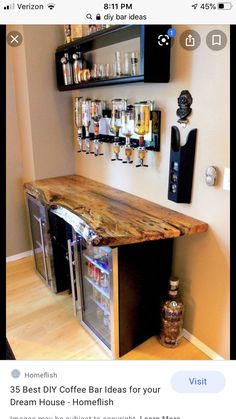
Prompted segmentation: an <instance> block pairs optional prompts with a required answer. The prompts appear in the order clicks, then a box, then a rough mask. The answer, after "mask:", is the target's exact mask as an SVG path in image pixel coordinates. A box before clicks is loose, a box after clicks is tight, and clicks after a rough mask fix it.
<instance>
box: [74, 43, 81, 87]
mask: <svg viewBox="0 0 236 419" xmlns="http://www.w3.org/2000/svg"><path fill="white" fill-rule="evenodd" d="M72 58H73V60H74V62H73V75H74V83H75V84H78V83H79V72H80V71H81V70H82V69H83V60H82V52H81V51H76V52H75V53H74V54H73V55H72Z"/></svg>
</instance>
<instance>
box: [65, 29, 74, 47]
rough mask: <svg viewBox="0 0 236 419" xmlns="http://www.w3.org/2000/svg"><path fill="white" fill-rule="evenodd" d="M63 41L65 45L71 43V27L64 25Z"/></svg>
mask: <svg viewBox="0 0 236 419" xmlns="http://www.w3.org/2000/svg"><path fill="white" fill-rule="evenodd" d="M64 33H65V41H66V44H69V42H71V41H72V39H71V25H64Z"/></svg>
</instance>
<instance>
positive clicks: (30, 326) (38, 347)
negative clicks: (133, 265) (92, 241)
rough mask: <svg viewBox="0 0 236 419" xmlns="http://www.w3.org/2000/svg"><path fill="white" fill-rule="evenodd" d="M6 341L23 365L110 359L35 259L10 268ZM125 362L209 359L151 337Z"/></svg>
mask: <svg viewBox="0 0 236 419" xmlns="http://www.w3.org/2000/svg"><path fill="white" fill-rule="evenodd" d="M7 338H8V340H9V343H10V345H11V347H12V350H13V352H14V354H15V357H16V359H19V360H72V359H74V360H108V359H110V358H109V356H108V354H107V353H106V352H105V351H104V350H103V349H102V348H101V347H100V345H99V344H98V343H97V342H96V341H95V340H94V339H93V338H92V337H91V336H90V334H89V333H88V332H87V331H86V330H84V328H83V327H82V326H80V323H79V320H78V319H76V318H75V317H74V316H73V311H72V301H71V296H70V295H69V294H68V292H63V293H60V294H57V295H55V294H53V293H51V292H50V290H48V289H47V287H46V286H45V285H44V284H43V282H42V281H41V279H40V278H39V277H38V276H37V274H36V273H35V271H34V267H33V259H32V258H31V257H28V258H25V259H21V260H20V261H17V262H11V263H8V264H7ZM121 359H122V360H123V359H126V360H131V359H136V360H160V359H162V360H167V359H170V360H174V359H182V360H191V359H193V360H195V359H196V360H200V359H209V358H208V357H207V356H206V355H205V354H203V353H202V352H201V351H199V350H198V349H197V348H196V347H195V346H193V345H192V344H191V343H189V342H188V341H187V340H185V339H183V342H182V343H181V345H180V346H179V347H178V348H175V349H166V348H164V347H162V346H161V345H160V344H159V342H158V339H157V337H152V338H151V339H149V340H147V341H146V342H145V343H143V344H142V345H140V346H138V347H137V348H135V349H134V350H132V351H130V352H129V353H128V354H126V355H125V356H123V357H122V358H121Z"/></svg>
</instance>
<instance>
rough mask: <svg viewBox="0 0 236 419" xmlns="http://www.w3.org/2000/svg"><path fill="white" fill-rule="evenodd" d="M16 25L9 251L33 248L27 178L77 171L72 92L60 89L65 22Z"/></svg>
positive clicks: (10, 85)
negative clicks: (57, 54) (58, 60)
mask: <svg viewBox="0 0 236 419" xmlns="http://www.w3.org/2000/svg"><path fill="white" fill-rule="evenodd" d="M14 29H15V30H19V31H20V32H21V33H22V35H23V39H24V42H23V43H22V45H21V46H19V47H17V48H10V47H8V50H7V54H8V57H9V59H8V62H7V74H8V73H9V76H8V79H7V101H8V109H7V111H8V112H7V149H8V156H7V167H8V172H7V182H8V183H7V190H8V199H7V226H8V231H7V235H8V244H7V256H11V255H15V254H18V253H21V252H24V251H27V250H29V249H30V244H29V241H28V231H27V228H26V226H25V208H24V207H25V205H24V196H23V182H25V181H30V180H34V179H40V178H46V177H51V176H60V175H67V174H72V173H74V171H75V162H74V156H73V128H72V126H73V122H72V114H71V108H70V104H71V95H70V93H59V92H58V90H57V88H56V75H55V59H54V51H55V49H56V47H57V46H58V45H59V44H61V43H62V42H63V36H62V34H63V32H62V27H61V26H52V25H48V26H44V25H29V26H14V27H13V26H8V30H9V31H10V30H14ZM10 60H11V61H10ZM13 186H14V189H13ZM21 220H23V223H22V222H21Z"/></svg>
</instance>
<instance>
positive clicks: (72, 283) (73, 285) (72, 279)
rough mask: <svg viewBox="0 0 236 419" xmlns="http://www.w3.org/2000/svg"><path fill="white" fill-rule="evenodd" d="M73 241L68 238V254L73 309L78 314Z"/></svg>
mask: <svg viewBox="0 0 236 419" xmlns="http://www.w3.org/2000/svg"><path fill="white" fill-rule="evenodd" d="M71 246H72V242H71V240H70V239H69V240H67V248H68V256H69V267H70V280H71V290H72V299H73V311H74V315H75V316H76V314H77V313H76V297H75V279H74V270H73V259H72V252H71Z"/></svg>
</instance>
